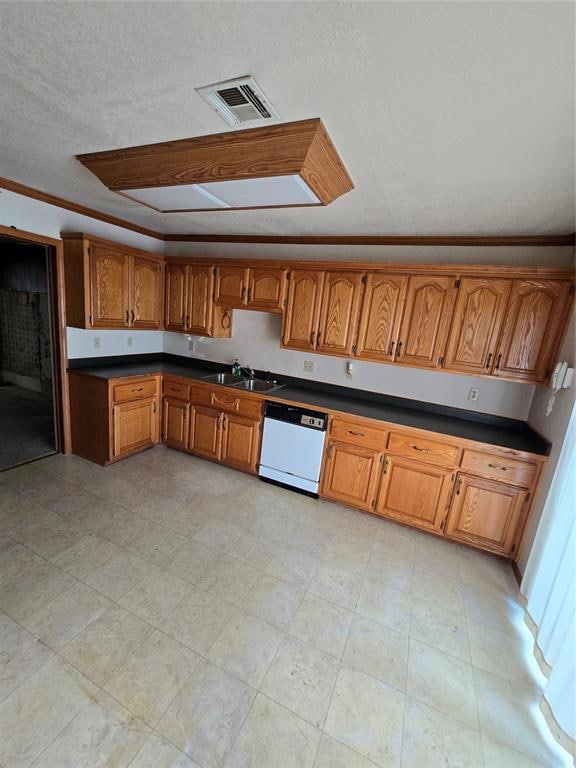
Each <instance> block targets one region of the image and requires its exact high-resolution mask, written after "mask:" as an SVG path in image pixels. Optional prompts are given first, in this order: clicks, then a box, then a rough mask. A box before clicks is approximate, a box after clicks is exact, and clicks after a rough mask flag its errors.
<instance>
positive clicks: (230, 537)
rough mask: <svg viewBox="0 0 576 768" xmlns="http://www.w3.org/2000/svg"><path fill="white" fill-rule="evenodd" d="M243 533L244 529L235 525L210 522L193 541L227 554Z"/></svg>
mask: <svg viewBox="0 0 576 768" xmlns="http://www.w3.org/2000/svg"><path fill="white" fill-rule="evenodd" d="M243 533H244V529H243V528H241V527H240V526H239V525H235V524H234V523H229V522H226V521H225V520H210V521H209V522H207V523H206V525H203V526H202V528H200V530H199V531H198V532H197V533H195V534H194V536H193V539H194V541H199V542H200V544H204V545H205V546H206V547H212V549H220V550H222V551H223V552H227V551H228V550H229V548H230V547H233V546H234V544H236V542H237V541H238V540H239V539H240V537H241V536H242V535H243Z"/></svg>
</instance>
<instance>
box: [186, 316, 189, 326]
mask: <svg viewBox="0 0 576 768" xmlns="http://www.w3.org/2000/svg"><path fill="white" fill-rule="evenodd" d="M186 327H187V328H189V327H190V315H186Z"/></svg>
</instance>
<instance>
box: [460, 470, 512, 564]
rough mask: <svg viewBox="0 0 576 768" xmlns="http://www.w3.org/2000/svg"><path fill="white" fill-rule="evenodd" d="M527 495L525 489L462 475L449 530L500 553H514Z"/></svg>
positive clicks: (464, 538)
mask: <svg viewBox="0 0 576 768" xmlns="http://www.w3.org/2000/svg"><path fill="white" fill-rule="evenodd" d="M526 498H527V491H526V490H525V489H524V488H518V487H515V486H512V485H506V484H505V483H499V482H497V481H494V480H487V479H484V478H480V477H474V476H473V475H467V474H459V475H458V478H457V481H456V491H455V493H454V496H453V499H452V505H451V509H450V513H449V515H448V519H447V521H446V530H445V533H446V535H447V536H450V537H451V538H453V539H456V540H458V541H463V542H465V543H467V544H473V545H474V546H477V547H481V548H482V549H486V550H489V551H491V552H496V553H497V554H500V555H512V554H513V552H514V549H515V541H516V538H517V533H518V531H519V530H520V523H521V520H522V515H523V509H524V506H525V502H526Z"/></svg>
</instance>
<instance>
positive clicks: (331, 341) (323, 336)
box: [316, 272, 362, 355]
mask: <svg viewBox="0 0 576 768" xmlns="http://www.w3.org/2000/svg"><path fill="white" fill-rule="evenodd" d="M361 286H362V274H361V273H360V272H326V275H325V277H324V287H323V290H322V305H321V310H320V325H319V328H318V336H317V339H316V349H318V351H319V352H329V353H332V354H333V355H338V354H340V355H350V354H352V345H353V344H354V333H355V331H356V321H357V319H358V308H359V305H360V288H361Z"/></svg>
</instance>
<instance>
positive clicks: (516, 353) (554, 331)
mask: <svg viewBox="0 0 576 768" xmlns="http://www.w3.org/2000/svg"><path fill="white" fill-rule="evenodd" d="M569 297H570V282H569V281H567V280H515V281H514V284H513V285H512V292H511V295H510V302H509V304H508V309H507V310H506V316H505V318H504V330H503V332H502V338H501V340H500V346H499V348H498V355H497V357H496V365H495V366H494V373H495V375H496V376H501V377H503V378H506V379H517V380H521V381H534V382H544V381H546V379H547V377H548V374H549V373H550V368H551V367H552V363H553V362H554V355H555V353H556V349H557V347H558V342H559V340H560V337H561V335H562V331H563V330H564V322H565V318H566V315H567V314H568V313H567V312H566V307H567V302H568V300H569Z"/></svg>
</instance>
